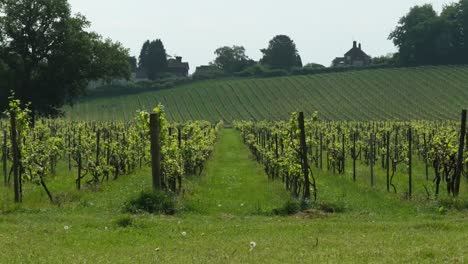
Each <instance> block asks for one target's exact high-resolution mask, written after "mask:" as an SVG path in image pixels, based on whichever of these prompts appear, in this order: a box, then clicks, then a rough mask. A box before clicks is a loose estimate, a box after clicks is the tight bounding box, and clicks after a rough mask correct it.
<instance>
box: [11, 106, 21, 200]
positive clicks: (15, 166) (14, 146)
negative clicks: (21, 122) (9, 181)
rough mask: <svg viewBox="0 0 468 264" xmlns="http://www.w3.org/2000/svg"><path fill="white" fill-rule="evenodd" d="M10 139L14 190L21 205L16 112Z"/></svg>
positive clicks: (13, 117) (12, 121) (12, 113)
mask: <svg viewBox="0 0 468 264" xmlns="http://www.w3.org/2000/svg"><path fill="white" fill-rule="evenodd" d="M10 126H11V127H10V128H11V132H10V139H11V148H12V156H13V189H14V191H15V203H21V202H22V197H21V179H20V164H19V162H20V158H19V146H18V136H17V130H16V113H15V112H14V111H11V112H10Z"/></svg>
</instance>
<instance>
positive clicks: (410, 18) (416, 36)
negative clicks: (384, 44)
mask: <svg viewBox="0 0 468 264" xmlns="http://www.w3.org/2000/svg"><path fill="white" fill-rule="evenodd" d="M438 22H439V21H438V17H437V13H436V12H435V10H434V8H433V7H432V5H429V4H427V5H423V6H415V7H413V8H411V10H410V11H409V13H408V14H407V15H406V16H404V17H402V18H401V19H400V21H399V24H398V26H397V27H396V29H395V30H394V31H393V32H392V33H391V34H390V36H389V38H390V39H391V40H393V43H394V44H395V45H396V46H397V47H399V49H400V60H401V62H402V63H403V64H405V65H415V64H431V63H433V62H434V56H433V54H434V52H435V50H436V42H435V36H436V35H437V33H438V32H437V23H438Z"/></svg>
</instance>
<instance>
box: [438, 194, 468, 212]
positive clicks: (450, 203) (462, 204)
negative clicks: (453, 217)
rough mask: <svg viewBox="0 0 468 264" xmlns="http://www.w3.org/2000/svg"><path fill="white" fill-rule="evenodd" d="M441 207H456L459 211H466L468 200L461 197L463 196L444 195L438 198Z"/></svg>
mask: <svg viewBox="0 0 468 264" xmlns="http://www.w3.org/2000/svg"><path fill="white" fill-rule="evenodd" d="M438 203H439V205H440V206H439V208H443V209H442V210H443V211H446V210H447V209H455V210H458V211H464V210H465V211H466V210H468V200H467V199H461V198H452V197H444V198H441V199H439V200H438Z"/></svg>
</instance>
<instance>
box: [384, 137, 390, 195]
mask: <svg viewBox="0 0 468 264" xmlns="http://www.w3.org/2000/svg"><path fill="white" fill-rule="evenodd" d="M386 138H387V140H386V142H385V144H386V145H387V149H386V151H387V155H386V158H387V160H386V163H387V168H386V169H387V192H390V131H387V136H386Z"/></svg>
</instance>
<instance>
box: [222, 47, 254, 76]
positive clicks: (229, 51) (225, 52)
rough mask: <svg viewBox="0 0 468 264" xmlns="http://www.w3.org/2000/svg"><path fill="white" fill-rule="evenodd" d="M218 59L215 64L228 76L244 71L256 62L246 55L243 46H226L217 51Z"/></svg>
mask: <svg viewBox="0 0 468 264" xmlns="http://www.w3.org/2000/svg"><path fill="white" fill-rule="evenodd" d="M214 53H215V55H216V59H215V60H214V62H213V64H214V65H216V66H217V67H219V68H221V69H222V70H223V71H224V72H225V73H226V74H230V75H231V74H233V73H236V72H240V71H242V70H244V69H245V68H246V67H248V66H251V65H253V64H255V62H254V61H253V60H251V59H249V57H248V56H247V55H246V54H245V48H244V47H242V46H232V47H228V46H224V47H221V48H218V49H216V50H215V52H214Z"/></svg>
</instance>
